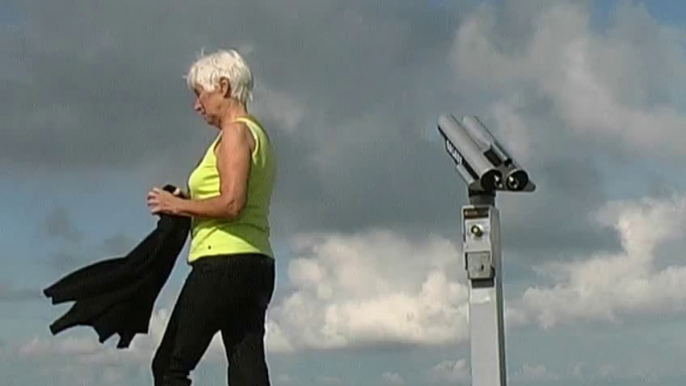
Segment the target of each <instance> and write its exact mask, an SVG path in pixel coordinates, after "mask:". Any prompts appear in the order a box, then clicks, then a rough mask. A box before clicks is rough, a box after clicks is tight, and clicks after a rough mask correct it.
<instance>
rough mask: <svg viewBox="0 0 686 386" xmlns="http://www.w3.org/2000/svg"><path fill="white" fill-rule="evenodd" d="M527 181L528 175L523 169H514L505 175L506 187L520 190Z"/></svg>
mask: <svg viewBox="0 0 686 386" xmlns="http://www.w3.org/2000/svg"><path fill="white" fill-rule="evenodd" d="M527 183H529V176H528V175H527V174H526V172H525V171H523V170H521V169H519V170H515V171H513V172H512V173H510V175H508V176H507V187H508V189H511V190H522V189H524V187H525V186H526V184H527Z"/></svg>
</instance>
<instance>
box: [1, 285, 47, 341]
mask: <svg viewBox="0 0 686 386" xmlns="http://www.w3.org/2000/svg"><path fill="white" fill-rule="evenodd" d="M40 297H41V294H40V291H39V290H36V289H23V288H19V289H18V288H14V287H12V286H9V285H8V284H2V283H0V302H7V303H15V302H24V301H30V300H37V299H39V298H40ZM1 346H2V342H1V341H0V347H1Z"/></svg>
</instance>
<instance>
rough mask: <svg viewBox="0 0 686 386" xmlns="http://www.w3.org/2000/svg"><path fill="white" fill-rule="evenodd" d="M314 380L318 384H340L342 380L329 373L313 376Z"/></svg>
mask: <svg viewBox="0 0 686 386" xmlns="http://www.w3.org/2000/svg"><path fill="white" fill-rule="evenodd" d="M314 380H315V382H317V383H318V384H320V385H342V384H343V380H342V379H340V378H338V377H332V376H329V375H320V376H317V377H315V379H314Z"/></svg>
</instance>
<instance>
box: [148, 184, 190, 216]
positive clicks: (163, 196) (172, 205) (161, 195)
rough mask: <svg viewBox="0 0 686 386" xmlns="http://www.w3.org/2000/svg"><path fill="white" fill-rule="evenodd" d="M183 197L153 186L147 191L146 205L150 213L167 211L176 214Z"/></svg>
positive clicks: (178, 211)
mask: <svg viewBox="0 0 686 386" xmlns="http://www.w3.org/2000/svg"><path fill="white" fill-rule="evenodd" d="M182 200H183V199H182V198H179V197H176V196H174V195H173V194H171V193H169V192H167V191H166V190H162V189H159V188H153V189H152V190H151V191H150V192H149V193H148V207H149V208H150V212H151V213H152V214H160V213H167V214H173V215H178V214H179V213H180V206H181V205H180V204H181V201H182Z"/></svg>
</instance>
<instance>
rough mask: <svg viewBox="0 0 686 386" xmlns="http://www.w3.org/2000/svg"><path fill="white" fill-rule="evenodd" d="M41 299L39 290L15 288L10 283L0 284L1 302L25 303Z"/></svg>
mask: <svg viewBox="0 0 686 386" xmlns="http://www.w3.org/2000/svg"><path fill="white" fill-rule="evenodd" d="M40 298H41V293H40V291H38V290H34V289H28V288H19V289H17V288H14V286H12V285H10V284H8V283H0V302H23V301H30V300H37V299H40Z"/></svg>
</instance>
